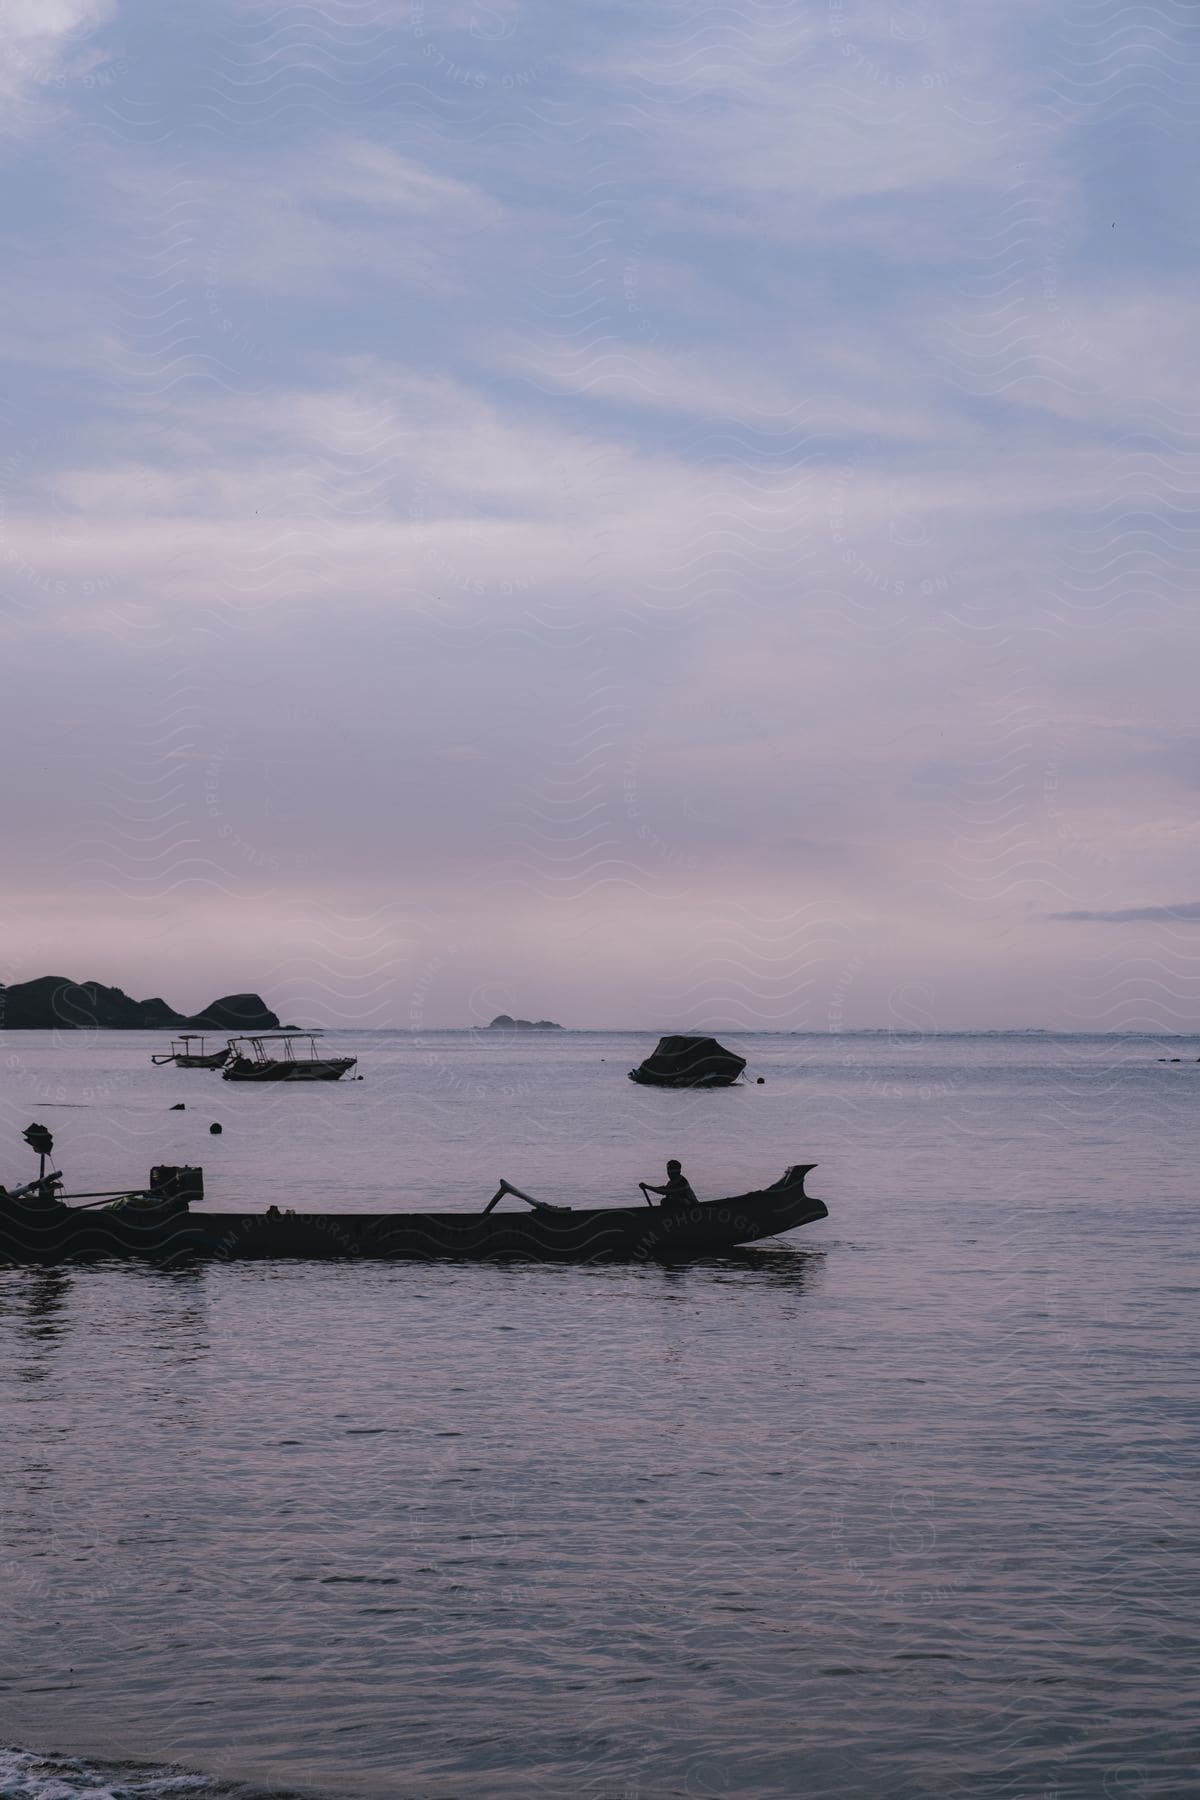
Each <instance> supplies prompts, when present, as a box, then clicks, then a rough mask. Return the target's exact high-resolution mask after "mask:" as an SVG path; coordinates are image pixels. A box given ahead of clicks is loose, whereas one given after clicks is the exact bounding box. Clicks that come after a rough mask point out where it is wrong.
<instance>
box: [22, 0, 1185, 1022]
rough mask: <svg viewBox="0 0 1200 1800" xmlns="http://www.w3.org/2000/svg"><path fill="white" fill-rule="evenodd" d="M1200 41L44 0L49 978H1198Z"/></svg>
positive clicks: (967, 23) (521, 1006)
mask: <svg viewBox="0 0 1200 1800" xmlns="http://www.w3.org/2000/svg"><path fill="white" fill-rule="evenodd" d="M1198 77H1200V27H1197V24H1196V20H1195V14H1194V13H1193V12H1192V11H1191V10H1190V9H1188V8H1185V7H1183V6H1181V5H1178V4H1175V3H1174V0H1172V3H1169V4H1155V5H1153V6H1151V7H1149V8H1138V9H1134V10H1132V11H1131V10H1129V9H1125V8H1122V7H1121V6H1119V5H1118V4H1116V0H1112V3H1111V4H1108V3H1103V4H1096V3H1095V0H1087V3H1086V4H1085V3H1084V0H1067V3H1066V4H1065V5H1064V6H1062V7H1061V8H1055V9H1049V10H1048V9H1047V8H1046V7H1045V6H1044V5H1042V4H1040V3H1039V4H1034V3H1033V0H1012V3H1011V4H1009V5H1008V6H1006V7H1003V8H980V7H960V6H956V5H952V4H950V3H949V0H943V3H941V4H925V3H923V0H894V3H893V0H813V3H811V4H785V3H782V0H739V3H738V4H736V5H733V6H719V7H707V8H697V7H695V6H692V5H686V4H683V3H681V0H678V3H677V0H669V3H668V0H657V3H656V0H648V3H647V4H640V5H632V4H603V3H601V4H591V5H588V6H586V7H584V6H575V7H572V6H569V5H568V6H563V5H561V4H550V0H541V3H539V0H527V3H521V0H479V3H478V4H470V3H466V0H464V3H461V4H460V3H459V0H444V3H441V4H439V3H438V0H406V3H405V4H390V3H387V0H319V3H317V4H292V3H290V0H237V3H236V4H234V3H230V0H204V3H203V4H200V3H199V0H181V3H180V4H178V5H171V6H163V5H162V4H161V0H153V3H152V0H10V3H9V4H8V5H7V6H6V7H5V8H4V12H3V19H2V21H0V154H2V155H3V157H4V159H5V166H6V176H7V179H6V181H5V184H4V232H5V251H6V254H5V269H6V274H7V283H8V294H7V304H6V306H5V308H4V311H3V319H2V322H0V354H2V355H3V360H4V379H3V384H2V389H0V393H2V407H0V428H2V431H3V438H4V447H3V453H2V455H0V644H2V646H3V670H4V675H3V693H4V704H3V708H2V717H3V720H4V727H5V740H6V753H5V766H6V768H7V770H8V772H9V777H10V779H9V781H8V782H7V783H6V793H7V799H6V805H5V823H6V830H5V845H6V858H5V861H6V881H5V900H4V918H3V933H2V937H0V981H3V980H7V981H16V980H21V979H25V978H28V977H29V976H31V975H34V974H41V973H51V972H53V973H62V974H66V975H70V976H73V977H75V978H77V979H85V978H95V979H99V980H102V981H106V982H111V983H115V984H118V985H120V986H122V987H124V988H126V989H127V990H128V991H130V992H132V993H135V994H137V995H139V996H141V995H146V994H150V993H161V994H163V995H165V996H166V997H167V998H168V999H170V1000H171V1001H173V1002H174V1003H175V1004H176V1005H179V1006H184V1007H191V1006H194V1005H199V1004H201V1003H202V1002H204V1001H205V1000H207V999H209V998H211V997H212V996H213V995H214V994H215V993H217V992H221V991H230V990H233V989H239V988H244V987H253V988H257V989H259V990H260V991H262V992H263V993H264V994H266V995H267V997H268V998H269V999H270V1000H271V1001H272V1002H273V1003H274V1004H276V1005H277V1006H278V1008H279V1010H280V1011H281V1012H284V1013H286V1014H287V1015H288V1016H290V1017H299V1018H301V1019H302V1020H303V1021H304V1022H314V1023H315V1022H322V1023H325V1024H327V1025H363V1026H370V1025H399V1026H407V1025H416V1026H430V1027H433V1026H447V1025H456V1024H465V1023H472V1022H478V1021H479V1020H481V1019H483V1020H486V1019H487V1018H489V1017H491V1015H492V1014H493V1013H495V1012H498V1011H501V1010H504V1011H512V1012H519V1013H526V1014H531V1015H533V1016H538V1015H543V1014H544V1015H549V1016H551V1017H554V1018H558V1019H561V1020H562V1021H563V1022H564V1023H567V1024H572V1025H588V1024H592V1025H600V1026H620V1025H634V1026H639V1027H642V1026H644V1027H647V1028H653V1027H661V1028H663V1029H665V1028H667V1027H669V1026H689V1025H691V1026H697V1027H699V1026H709V1027H712V1028H720V1027H724V1028H727V1029H736V1028H742V1029H746V1028H750V1027H753V1026H763V1027H781V1028H809V1029H814V1030H824V1029H831V1028H835V1027H838V1026H841V1025H846V1026H856V1025H889V1024H900V1025H913V1026H931V1025H937V1026H942V1027H946V1028H954V1027H989V1026H1006V1025H1013V1026H1021V1025H1040V1026H1049V1027H1056V1026H1058V1027H1076V1028H1090V1027H1095V1028H1100V1029H1113V1028H1118V1027H1137V1026H1144V1027H1147V1028H1153V1029H1158V1028H1169V1029H1188V1028H1190V1029H1197V1028H1200V900H1198V898H1197V896H1200V823H1198V820H1197V807H1196V799H1197V789H1198V784H1200V726H1198V723H1197V704H1196V670H1197V655H1196V652H1197V638H1198V635H1200V634H1198V629H1197V615H1196V607H1195V601H1194V592H1195V569H1196V562H1197V556H1196V550H1197V542H1198V537H1200V533H1198V528H1197V515H1196V510H1195V505H1196V500H1195V495H1196V479H1197V473H1198V472H1200V394H1198V391H1197V373H1198V364H1200V351H1198V348H1197V339H1198V334H1197V330H1196V324H1195V299H1194V283H1195V266H1196V248H1197V244H1196V239H1197V226H1196V217H1197V213H1196V201H1195V185H1194V177H1193V175H1192V172H1191V171H1192V167H1193V163H1194V133H1195V128H1196V114H1197V100H1196V96H1197V94H1198V93H1200V81H1198ZM18 770H19V775H18V773H17V771H18Z"/></svg>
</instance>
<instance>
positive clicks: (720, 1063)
mask: <svg viewBox="0 0 1200 1800" xmlns="http://www.w3.org/2000/svg"><path fill="white" fill-rule="evenodd" d="M745 1067H746V1059H745V1057H744V1056H738V1055H737V1054H736V1052H734V1051H733V1050H726V1048H725V1046H724V1044H718V1042H717V1040H716V1038H711V1037H692V1036H677V1037H664V1038H659V1040H658V1048H657V1049H656V1050H655V1051H654V1052H653V1053H652V1054H651V1055H650V1056H648V1057H647V1058H646V1060H645V1062H643V1063H640V1064H639V1065H638V1067H637V1068H636V1069H630V1071H629V1079H630V1081H640V1082H641V1083H642V1084H643V1085H644V1086H646V1087H688V1088H695V1087H732V1086H733V1083H734V1082H735V1081H736V1080H737V1079H738V1077H739V1076H740V1075H741V1073H742V1071H743V1069H744V1068H745Z"/></svg>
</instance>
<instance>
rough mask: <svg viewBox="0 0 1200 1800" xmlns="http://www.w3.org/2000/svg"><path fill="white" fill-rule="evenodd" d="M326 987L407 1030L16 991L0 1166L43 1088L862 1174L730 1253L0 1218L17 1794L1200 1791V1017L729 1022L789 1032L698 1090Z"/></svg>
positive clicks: (3, 1716)
mask: <svg viewBox="0 0 1200 1800" xmlns="http://www.w3.org/2000/svg"><path fill="white" fill-rule="evenodd" d="M328 1041H329V1042H331V1043H336V1045H337V1046H338V1047H339V1048H341V1047H342V1046H343V1045H345V1046H348V1047H349V1048H350V1049H351V1050H352V1051H353V1052H355V1053H357V1054H358V1055H359V1056H360V1057H361V1059H362V1060H361V1064H360V1067H361V1071H362V1073H363V1076H364V1078H365V1079H364V1080H363V1081H361V1082H355V1083H353V1084H346V1083H342V1084H338V1085H336V1086H331V1087H327V1088H322V1087H316V1088H295V1089H280V1090H277V1091H268V1090H258V1089H253V1088H245V1087H235V1086H233V1085H231V1084H226V1083H222V1081H221V1080H220V1077H219V1076H215V1075H211V1074H207V1073H203V1072H196V1073H185V1072H182V1071H177V1070H174V1069H154V1068H152V1067H151V1065H150V1062H149V1056H150V1052H151V1050H152V1049H161V1048H163V1045H162V1041H161V1039H159V1038H157V1037H155V1038H151V1037H149V1036H142V1035H141V1034H137V1035H133V1034H130V1035H126V1034H101V1035H100V1036H98V1037H97V1038H95V1039H91V1038H87V1037H84V1036H82V1035H80V1036H79V1037H73V1036H66V1037H64V1038H62V1039H61V1040H59V1041H58V1042H55V1041H54V1040H53V1039H52V1038H51V1036H50V1035H49V1034H45V1035H43V1034H40V1033H13V1034H10V1035H9V1037H8V1038H7V1039H6V1040H5V1042H4V1044H3V1047H2V1049H0V1055H2V1057H3V1077H2V1082H0V1179H3V1180H5V1181H7V1182H8V1183H9V1184H10V1185H11V1184H12V1183H14V1182H15V1181H18V1180H25V1179H28V1178H29V1176H30V1175H31V1174H32V1173H34V1172H35V1169H34V1164H33V1159H32V1157H31V1156H30V1154H29V1152H28V1151H27V1149H26V1147H25V1146H24V1145H23V1144H22V1143H21V1141H20V1132H21V1129H22V1128H23V1127H24V1126H25V1125H26V1124H28V1123H29V1122H30V1121H31V1120H33V1119H38V1120H41V1121H42V1122H43V1123H45V1124H47V1125H49V1126H50V1128H51V1130H52V1131H53V1132H54V1133H55V1136H56V1138H57V1140H58V1160H59V1165H60V1166H61V1167H62V1168H64V1170H65V1171H66V1173H67V1175H68V1177H69V1181H68V1186H69V1187H74V1188H75V1189H78V1190H82V1189H89V1188H104V1187H108V1186H115V1185H119V1184H120V1185H133V1184H136V1183H139V1182H141V1181H142V1180H144V1178H145V1176H146V1174H147V1172H148V1170H149V1168H150V1165H151V1164H152V1163H156V1162H174V1161H179V1162H185V1161H187V1162H199V1163H202V1164H203V1166H204V1169H205V1177H206V1184H207V1190H208V1195H209V1198H210V1199H211V1200H212V1202H213V1203H214V1204H215V1205H218V1206H220V1205H222V1204H229V1205H233V1204H237V1205H241V1204H245V1203H249V1204H254V1205H261V1206H264V1207H265V1206H266V1205H268V1204H270V1203H271V1202H272V1201H274V1202H277V1203H279V1204H290V1205H301V1206H309V1205H320V1206H323V1207H328V1208H331V1209H333V1208H337V1207H339V1206H341V1207H349V1206H353V1207H362V1206H363V1205H364V1204H367V1205H378V1206H379V1207H381V1208H382V1207H387V1206H397V1207H408V1206H431V1205H439V1206H442V1205H445V1206H462V1207H464V1208H467V1207H473V1206H476V1205H482V1204H483V1203H484V1202H485V1201H486V1200H487V1199H488V1197H489V1196H490V1195H491V1194H492V1192H494V1189H495V1185H496V1181H497V1178H498V1176H500V1175H504V1176H507V1177H508V1178H509V1179H510V1180H512V1181H515V1182H517V1183H518V1184H519V1185H521V1186H522V1187H527V1188H528V1189H529V1190H530V1191H532V1192H533V1193H535V1194H541V1195H544V1196H545V1197H546V1198H548V1199H570V1198H575V1199H577V1200H578V1201H579V1202H581V1203H582V1202H585V1201H586V1202H591V1203H600V1202H604V1201H606V1200H609V1199H613V1200H615V1199H617V1198H627V1197H629V1195H630V1193H631V1190H632V1191H634V1192H636V1190H635V1189H633V1184H634V1183H635V1182H636V1180H637V1179H639V1178H652V1179H659V1178H660V1171H661V1168H662V1164H663V1162H664V1161H665V1159H666V1157H667V1156H668V1155H672V1154H677V1155H679V1156H680V1157H682V1158H683V1160H684V1164H685V1167H686V1169H687V1172H688V1174H689V1175H690V1177H691V1179H692V1181H693V1184H694V1185H695V1187H696V1188H697V1190H698V1191H699V1192H700V1194H701V1196H702V1197H712V1196H716V1195H719V1194H722V1193H728V1192H737V1191H738V1190H739V1189H744V1188H746V1187H753V1186H760V1185H762V1184H764V1183H765V1182H767V1181H770V1180H772V1179H774V1178H775V1177H776V1176H777V1175H778V1174H780V1173H781V1172H782V1170H783V1168H784V1167H785V1165H786V1164H788V1163H790V1162H795V1161H814V1162H817V1163H818V1164H819V1165H820V1166H819V1168H818V1170H817V1171H816V1173H815V1174H814V1176H813V1177H811V1178H810V1183H809V1185H810V1189H811V1191H812V1192H814V1193H816V1194H818V1195H820V1196H821V1197H822V1198H823V1199H824V1200H825V1201H826V1203H827V1204H828V1206H829V1209H830V1217H829V1219H828V1220H827V1221H824V1222H823V1223H821V1224H820V1225H818V1226H815V1227H811V1228H809V1229H808V1230H806V1231H803V1232H800V1233H797V1234H795V1235H794V1236H793V1237H791V1238H789V1239H787V1240H784V1241H781V1242H779V1243H777V1244H776V1245H773V1246H771V1247H769V1248H766V1249H762V1250H758V1251H755V1252H752V1253H747V1254H745V1255H743V1256H741V1257H738V1258H731V1259H729V1260H727V1261H721V1262H714V1263H711V1264H708V1265H704V1266H697V1267H690V1268H686V1269H654V1268H644V1267H638V1268H630V1269H625V1268H619V1267H618V1268H601V1269H593V1268H559V1267H553V1268H541V1267H537V1266H528V1267H525V1266H503V1267H495V1268H486V1267H482V1268H471V1267H465V1266H463V1267H460V1266H445V1267H424V1266H420V1267H404V1266H395V1267H378V1268H372V1267H364V1266H344V1267H343V1266H338V1265H333V1264H330V1265H324V1266H315V1265H313V1266H306V1265H294V1266H279V1267H270V1266H267V1265H261V1266H253V1265H247V1266H243V1267H238V1266H236V1265H227V1266H220V1267H209V1268H195V1269H181V1270H178V1271H173V1272H162V1271H157V1270H154V1269H151V1268H137V1267H117V1266H112V1267H95V1268H85V1269H79V1270H52V1271H34V1270H5V1271H0V1425H2V1428H3V1446H4V1447H3V1456H2V1459H0V1579H2V1582H3V1602H2V1604H3V1631H2V1633H0V1744H5V1745H7V1746H9V1748H7V1749H3V1750H0V1794H3V1795H5V1796H22V1800H25V1797H28V1800H73V1797H74V1796H78V1795H88V1796H93V1797H95V1800H101V1797H103V1796H105V1795H113V1796H138V1797H139V1800H143V1797H144V1800H152V1797H153V1800H158V1797H159V1796H164V1795H168V1794H169V1795H177V1794H182V1795H195V1796H198V1797H199V1800H209V1797H210V1796H218V1795H220V1796H230V1797H232V1796H234V1795H239V1794H247V1795H251V1794H261V1793H263V1792H264V1791H270V1792H280V1791H282V1792H287V1793H292V1792H301V1793H302V1792H313V1791H317V1792H321V1793H325V1794H330V1795H335V1796H345V1797H347V1800H349V1797H351V1796H359V1795H368V1796H369V1795H387V1796H413V1797H414V1800H415V1797H425V1796H428V1797H430V1800H448V1797H449V1796H458V1795H463V1796H468V1795H469V1796H489V1797H490V1796H495V1797H497V1800H508V1797H509V1796H514V1797H515V1796H518V1795H547V1796H573V1795H581V1796H590V1797H593V1800H602V1797H603V1800H617V1797H621V1800H659V1797H663V1800H665V1797H667V1796H679V1795H687V1796H695V1797H696V1800H701V1797H707V1796H722V1795H731V1796H732V1795H737V1796H746V1797H747V1800H755V1797H760V1796H761V1797H765V1796H772V1797H774V1796H788V1797H789V1800H790V1797H792V1796H803V1797H805V1800H819V1797H821V1796H827V1795H828V1796H835V1795H836V1796H847V1795H879V1796H889V1797H890V1796H896V1797H900V1796H904V1797H909V1796H911V1797H912V1800H917V1797H920V1796H935V1795H936V1796H950V1795H953V1796H959V1795H961V1796H968V1795H970V1796H979V1795H987V1796H992V1795H995V1796H1001V1795H1003V1796H1013V1797H1014V1800H1016V1797H1028V1800H1067V1797H1068V1796H1072V1797H1073V1796H1079V1797H1080V1800H1096V1797H1098V1796H1105V1797H1110V1800H1126V1797H1129V1800H1132V1797H1134V1796H1163V1797H1165V1796H1183V1795H1195V1794H1196V1793H1197V1792H1198V1791H1200V1766H1198V1754H1200V1752H1198V1745H1197V1728H1196V1717H1197V1711H1196V1696H1197V1694H1198V1693H1200V1650H1198V1641H1197V1630H1196V1621H1197V1618H1198V1617H1200V1564H1198V1561H1197V1555H1196V1536H1197V1527H1196V1516H1197V1513H1196V1491H1195V1490H1196V1475H1197V1471H1198V1467H1200V1445H1198V1442H1197V1404H1196V1395H1197V1391H1198V1378H1200V1366H1198V1354H1197V1337H1196V1329H1195V1320H1196V1314H1197V1293H1198V1290H1200V1261H1198V1257H1200V1253H1198V1250H1197V1237H1196V1231H1195V1218H1196V1209H1197V1177H1196V1161H1197V1157H1196V1146H1197V1132H1196V1119H1197V1112H1198V1109H1200V1066H1198V1065H1197V1063H1196V1061H1195V1058H1196V1057H1197V1056H1200V1040H1197V1041H1191V1040H1188V1041H1186V1042H1183V1041H1180V1040H1175V1041H1173V1042H1169V1043H1163V1042H1161V1041H1158V1040H1153V1039H1149V1038H1130V1037H1103V1038H1101V1037H1054V1036H1040V1035H1035V1036H1015V1035H1014V1036H1006V1035H996V1036H928V1037H910V1038H906V1037H890V1036H888V1035H886V1034H879V1035H874V1034H865V1035H855V1036H845V1037H831V1036H816V1035H813V1036H783V1035H764V1036H756V1037H745V1038H741V1039H738V1038H736V1037H731V1038H728V1039H727V1040H726V1041H729V1042H732V1043H736V1044H738V1045H740V1047H741V1048H742V1050H743V1051H744V1052H745V1053H746V1054H747V1055H748V1056H749V1058H750V1071H749V1072H750V1074H751V1075H752V1076H754V1075H759V1074H761V1075H763V1076H764V1077H765V1085H764V1086H762V1087H757V1086H749V1087H743V1088H738V1089H734V1090H730V1091H727V1092H721V1093H715V1094H693V1095H688V1094H671V1093H659V1092H654V1091H652V1090H643V1089H638V1088H635V1087H634V1086H633V1085H632V1084H631V1083H629V1082H628V1081H626V1080H625V1071H626V1070H627V1069H628V1068H629V1067H630V1066H631V1064H632V1063H633V1062H634V1061H636V1060H638V1059H639V1058H640V1056H641V1055H643V1054H644V1053H645V1052H646V1050H647V1049H648V1048H649V1047H650V1043H649V1041H648V1040H647V1039H646V1038H645V1037H638V1038H634V1037H628V1038H626V1037H622V1036H618V1035H615V1034H600V1033H597V1034H591V1033H570V1034H563V1035H561V1036H559V1035H557V1034H556V1035H554V1036H553V1037H521V1038H518V1039H517V1040H515V1041H513V1040H510V1039H504V1038H501V1039H497V1038H496V1037H495V1036H494V1035H491V1036H489V1034H486V1033H484V1034H474V1035H473V1034H471V1033H466V1032H464V1033H446V1034H430V1035H428V1036H426V1037H425V1038H423V1039H414V1038H410V1037H407V1036H405V1035H402V1034H390V1033H378V1034H363V1035H362V1036H360V1037H351V1036H349V1035H347V1036H345V1037H343V1036H337V1037H336V1038H334V1037H331V1038H330V1039H329V1040H328ZM1161 1055H1179V1056H1183V1057H1185V1058H1188V1059H1190V1060H1189V1061H1187V1062H1184V1063H1181V1064H1179V1065H1178V1066H1170V1065H1164V1064H1161V1063H1159V1062H1158V1061H1157V1058H1158V1057H1159V1056H1161ZM176 1100H183V1101H184V1102H185V1103H186V1110H185V1111H184V1112H182V1113H173V1112H170V1111H169V1110H168V1108H169V1107H170V1106H171V1105H172V1103H173V1102H175V1101H176ZM213 1120H217V1121H220V1122H221V1123H222V1125H223V1126H224V1134H223V1135H222V1136H221V1137H220V1138H213V1137H211V1136H210V1134H209V1131H208V1126H209V1124H210V1122H211V1121H213Z"/></svg>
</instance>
